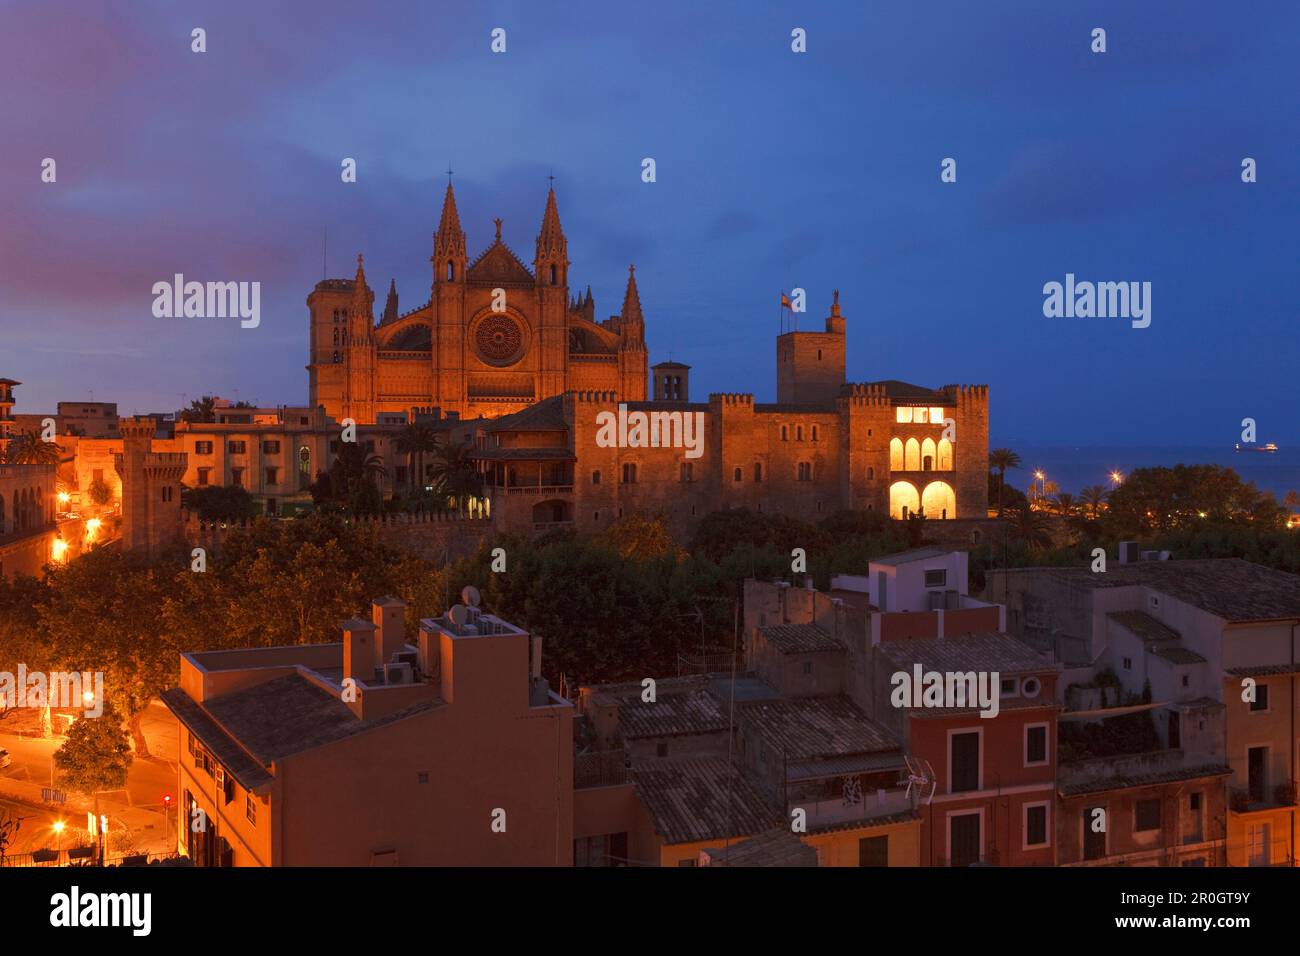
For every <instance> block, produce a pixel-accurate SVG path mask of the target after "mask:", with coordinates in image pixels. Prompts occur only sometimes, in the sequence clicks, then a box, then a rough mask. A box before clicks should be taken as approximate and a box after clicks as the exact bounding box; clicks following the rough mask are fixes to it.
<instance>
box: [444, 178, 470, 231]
mask: <svg viewBox="0 0 1300 956" xmlns="http://www.w3.org/2000/svg"><path fill="white" fill-rule="evenodd" d="M464 234H465V233H464V232H463V231H462V230H461V228H460V213H458V212H457V211H456V193H455V192H454V191H453V190H452V188H451V183H447V192H446V194H445V195H444V196H443V197H442V218H441V219H440V220H438V235H439V236H448V237H451V236H457V235H461V236H463V235H464Z"/></svg>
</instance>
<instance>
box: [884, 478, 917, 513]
mask: <svg viewBox="0 0 1300 956" xmlns="http://www.w3.org/2000/svg"><path fill="white" fill-rule="evenodd" d="M920 509H921V496H920V495H918V494H917V493H916V488H915V486H914V485H913V484H912V483H911V482H910V481H896V482H894V483H893V484H892V485H890V486H889V515H890V517H891V518H906V517H907V516H908V515H909V514H913V513H915V512H917V511H919V510H920Z"/></svg>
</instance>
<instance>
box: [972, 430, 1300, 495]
mask: <svg viewBox="0 0 1300 956" xmlns="http://www.w3.org/2000/svg"><path fill="white" fill-rule="evenodd" d="M1259 444H1266V442H1261V443H1259ZM989 448H990V449H994V448H1010V449H1011V450H1012V451H1014V452H1015V453H1016V454H1017V455H1019V456H1020V460H1021V462H1022V465H1021V467H1020V468H1019V469H1014V470H1011V471H1008V472H1007V483H1008V484H1009V485H1011V486H1013V487H1015V488H1019V489H1021V490H1022V491H1023V490H1025V489H1026V488H1028V486H1029V484H1030V482H1031V481H1033V473H1034V472H1035V471H1042V472H1043V474H1044V475H1046V477H1047V480H1048V481H1054V482H1056V483H1057V485H1059V486H1060V490H1061V491H1067V492H1069V493H1071V494H1073V495H1078V494H1079V492H1080V491H1081V490H1082V489H1083V488H1085V487H1087V486H1088V485H1102V486H1103V487H1105V488H1107V489H1109V488H1111V487H1113V486H1112V484H1111V481H1110V473H1111V472H1112V471H1118V472H1120V473H1121V474H1122V475H1125V476H1127V475H1129V474H1130V473H1131V472H1132V471H1133V470H1134V469H1136V468H1159V467H1164V468H1172V467H1173V466H1175V465H1220V466H1223V467H1226V468H1231V469H1233V470H1234V471H1235V472H1236V473H1237V474H1238V475H1240V476H1241V479H1242V480H1243V481H1249V482H1253V483H1254V485H1255V487H1256V488H1258V489H1259V490H1260V491H1267V492H1271V493H1272V494H1273V496H1274V497H1275V498H1277V500H1278V501H1279V502H1281V501H1282V499H1283V497H1284V496H1285V495H1286V493H1287V492H1288V491H1293V490H1294V491H1300V445H1296V446H1291V447H1282V448H1280V449H1279V450H1278V451H1276V452H1258V451H1240V452H1239V451H1234V450H1233V448H1232V447H1231V446H1229V447H1227V448H1224V447H1221V446H1218V447H1216V446H1211V445H1146V446H1137V445H1118V444H1115V445H1062V444H1034V443H1027V442H1016V441H1012V440H1007V439H1001V438H990V440H989Z"/></svg>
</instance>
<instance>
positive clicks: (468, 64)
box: [0, 0, 1300, 446]
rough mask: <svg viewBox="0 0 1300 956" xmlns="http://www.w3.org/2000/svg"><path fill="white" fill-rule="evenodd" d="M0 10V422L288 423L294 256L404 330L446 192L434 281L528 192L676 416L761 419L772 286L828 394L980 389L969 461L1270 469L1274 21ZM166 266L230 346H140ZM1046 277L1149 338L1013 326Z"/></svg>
mask: <svg viewBox="0 0 1300 956" xmlns="http://www.w3.org/2000/svg"><path fill="white" fill-rule="evenodd" d="M1139 8H1140V9H1139ZM0 9H3V10H4V13H5V16H4V22H5V29H4V31H3V32H2V33H0V78H2V81H3V89H4V91H5V92H4V96H3V98H2V99H0V129H3V131H4V133H3V142H4V149H3V154H2V156H0V305H2V307H3V315H4V318H3V330H4V335H3V337H0V376H5V377H10V378H15V379H19V380H21V381H22V382H23V383H24V385H23V386H22V388H21V389H19V390H18V391H17V397H18V401H19V404H18V407H17V408H16V409H15V411H16V412H18V413H28V412H35V411H52V410H53V409H54V406H55V403H56V402H58V401H60V400H77V399H88V398H90V397H91V394H92V392H93V396H94V398H95V399H97V400H100V401H116V402H118V403H119V406H120V411H121V413H123V414H129V413H131V412H146V411H170V410H173V409H175V408H177V407H179V406H180V405H181V404H182V403H183V401H185V400H188V399H193V398H195V397H197V396H199V395H201V394H204V393H214V394H218V395H221V396H223V397H227V398H231V399H236V398H239V399H246V400H250V401H256V402H258V403H261V404H295V403H304V402H305V401H306V399H307V373H306V372H305V371H304V368H303V366H304V365H305V364H306V361H307V307H306V304H305V299H306V296H307V294H308V293H309V292H310V291H311V288H312V286H313V284H314V283H315V282H317V281H318V280H319V279H320V278H321V275H322V237H323V234H324V233H325V231H326V230H328V237H329V238H328V261H327V263H326V268H327V271H328V274H329V275H330V276H331V277H348V278H350V277H351V276H352V274H353V272H354V270H355V260H356V255H357V253H358V252H362V253H364V254H365V257H366V271H367V275H368V278H369V280H370V284H371V286H372V287H373V288H374V289H375V292H376V295H377V297H378V301H377V303H376V305H377V308H381V307H382V302H383V296H384V294H385V293H386V291H387V289H388V283H389V280H390V278H395V279H396V281H397V289H398V293H399V296H400V299H401V309H402V311H403V312H405V311H409V310H411V309H414V308H416V307H417V306H419V305H421V304H423V303H424V302H425V301H426V300H427V299H428V296H429V286H430V282H431V272H430V264H429V261H428V260H429V255H430V251H431V234H432V232H433V230H434V228H435V226H436V224H437V219H438V214H439V210H440V206H441V201H442V194H443V190H444V188H445V185H446V182H447V176H446V173H445V170H446V169H447V168H448V164H449V163H450V165H451V167H452V168H453V169H454V171H455V174H454V177H453V183H454V185H455V188H456V192H457V199H458V205H459V209H460V215H461V220H462V223H463V225H464V227H465V229H466V231H467V232H468V234H469V242H470V254H471V256H474V255H477V253H479V252H481V251H482V250H483V248H485V246H486V245H487V244H488V243H489V242H490V241H491V239H492V235H493V224H492V220H493V218H494V217H497V216H500V217H502V218H503V219H504V237H505V240H506V242H507V243H508V244H509V245H510V246H511V248H513V249H514V250H515V252H516V253H517V254H518V255H519V256H520V258H521V259H523V260H524V261H525V262H529V263H531V260H532V257H533V242H534V239H535V237H536V234H537V230H538V226H539V223H540V221H541V216H542V210H543V206H544V202H545V198H546V189H547V186H548V181H547V177H548V175H550V174H552V173H553V174H554V176H555V189H556V194H557V197H558V200H559V210H560V216H561V220H562V222H563V225H564V229H565V232H566V233H567V236H568V240H569V257H570V259H571V260H572V263H573V266H572V268H571V271H570V277H571V281H572V282H573V283H575V284H576V285H577V286H579V287H580V288H584V289H585V287H586V286H587V285H588V284H590V285H591V287H592V290H593V292H594V294H595V299H596V311H597V317H598V318H604V317H607V316H609V315H611V314H613V313H615V312H617V311H618V310H619V308H620V306H621V303H622V297H623V288H624V284H625V282H626V277H627V266H628V263H629V262H635V263H636V266H637V281H638V284H639V287H640V293H641V302H642V305H643V307H644V311H645V316H646V336H647V339H648V342H649V346H650V361H651V363H654V362H658V361H662V360H664V359H667V358H669V357H671V358H673V359H676V360H678V361H683V362H686V363H689V364H690V365H691V366H692V373H691V375H692V381H691V391H692V397H694V398H696V399H703V398H705V397H706V396H707V394H708V393H709V392H711V391H752V392H753V393H754V394H755V395H756V397H757V398H758V400H760V401H772V400H774V399H775V391H776V389H775V372H774V368H775V343H774V337H775V335H776V334H777V333H778V331H779V328H780V325H779V323H780V316H779V306H778V301H779V295H780V292H781V290H782V289H785V290H787V291H788V290H790V289H791V288H792V287H796V286H798V287H802V288H804V289H806V290H807V293H808V314H807V315H805V316H802V317H801V318H800V327H801V328H809V329H811V328H820V326H821V321H822V319H823V317H824V316H825V315H826V313H827V311H828V309H829V306H830V302H831V291H832V289H834V288H838V289H840V297H841V303H842V305H843V309H844V314H845V315H846V317H847V320H848V335H849V362H848V375H849V378H850V380H853V381H868V380H877V379H903V380H905V381H909V382H915V383H917V384H921V385H927V386H935V387H937V386H939V385H943V384H946V383H953V382H961V383H987V384H988V385H989V387H990V404H991V410H990V416H991V423H992V424H991V437H992V441H993V443H994V444H1006V443H1010V444H1014V443H1015V442H1026V443H1038V444H1052V443H1061V444H1155V445H1180V444H1197V445H1215V446H1219V445H1223V446H1230V445H1231V444H1232V443H1233V442H1235V441H1237V440H1238V439H1239V433H1240V422H1241V419H1242V418H1244V417H1248V416H1249V417H1253V418H1255V419H1256V420H1257V421H1258V423H1259V440H1260V441H1276V442H1279V443H1295V442H1296V441H1300V421H1298V420H1297V415H1296V409H1297V405H1298V403H1297V394H1298V392H1300V348H1298V347H1297V339H1298V338H1300V268H1298V267H1297V243H1296V240H1295V231H1296V223H1297V221H1300V217H1298V216H1297V213H1298V212H1300V208H1298V207H1300V201H1298V200H1297V197H1298V196H1300V190H1297V188H1296V184H1297V182H1300V132H1298V128H1300V127H1298V123H1297V111H1296V103H1295V99H1296V92H1297V90H1300V6H1297V5H1296V4H1295V3H1293V2H1292V3H1284V2H1278V3H1257V4H1251V5H1249V7H1242V6H1232V5H1228V6H1225V5H1221V4H1211V3H1205V2H1169V3H1165V2H1161V3H1142V4H1134V3H1132V2H1131V0H1129V2H1116V3H1096V2H1093V3H1086V4H1081V5H1080V4H1069V5H1067V4H1041V3H1031V2H985V3H980V4H972V3H969V2H951V3H915V2H912V3H909V2H888V3H884V2H882V3H861V2H853V3H848V2H845V3H808V2H794V3H759V4H756V3H752V2H749V3H717V2H710V3H701V4H698V5H697V6H696V7H695V8H694V9H691V10H689V12H687V11H684V10H682V9H668V8H666V7H662V6H660V5H658V4H656V3H637V4H632V3H621V2H620V3H610V2H608V0H605V2H591V3H588V2H563V3H539V2H536V0H533V2H531V3H517V4H509V3H491V2H488V3H473V4H454V3H450V2H444V0H410V2H387V3H386V2H372V3H335V2H278V3H273V4H267V3H248V2H232V3H191V4H176V3H164V2H144V0H130V2H107V3H94V4H90V3H79V4H69V3H64V2H43V3H12V2H3V3H0ZM1098 26H1100V27H1104V28H1105V29H1106V31H1107V47H1108V50H1107V52H1106V53H1104V54H1100V55H1099V54H1094V53H1093V52H1091V50H1090V42H1091V41H1090V32H1091V30H1092V28H1094V27H1098ZM194 27H203V28H204V29H205V30H206V31H207V52H206V53H202V54H196V53H193V52H191V50H190V43H191V41H190V31H191V30H192V29H193V28H194ZM495 27H502V28H504V29H505V30H506V31H507V52H506V53H504V54H499V55H498V54H493V53H492V52H491V51H490V50H489V43H490V36H489V34H490V31H491V30H492V29H493V28H495ZM795 27H802V28H804V29H806V30H807V36H808V52H807V53H806V54H803V55H796V54H794V53H792V52H791V49H790V31H791V30H792V29H793V28H795ZM45 157H53V158H54V159H55V160H56V161H57V174H58V180H57V182H56V183H54V184H46V183H42V182H41V179H40V172H41V162H42V160H43V159H44V158H45ZM344 157H353V158H355V159H356V160H357V164H358V182H356V183H354V184H345V183H343V182H341V179H340V162H341V161H342V160H343V158H344ZM645 157H653V158H654V159H655V161H656V164H657V177H658V181H657V182H655V183H653V184H646V183H643V182H642V181H641V161H642V159H643V158H645ZM945 157H953V158H955V159H956V160H957V182H956V183H955V184H945V183H941V182H940V175H939V174H940V162H941V160H943V159H944V158H945ZM1245 157H1252V158H1254V159H1255V160H1256V161H1257V163H1258V182H1256V183H1254V184H1244V183H1243V182H1242V181H1241V162H1242V159H1243V158H1245ZM178 272H179V273H183V274H184V275H185V276H186V278H187V279H196V280H199V281H208V280H213V281H258V282H260V283H261V289H262V300H261V308H262V322H261V326H260V327H259V328H257V329H241V328H240V326H239V322H238V320H231V319H192V318H191V319H158V318H155V317H154V316H153V314H152V312H151V305H152V301H153V296H152V294H151V287H152V286H153V284H154V283H155V282H158V281H169V280H170V279H171V277H172V275H173V274H174V273H178ZM1067 272H1072V273H1074V274H1075V275H1076V276H1077V277H1078V279H1080V280H1092V281H1148V282H1150V283H1151V284H1152V302H1151V305H1152V311H1151V320H1152V321H1151V325H1150V327H1149V328H1146V329H1135V328H1132V327H1131V325H1130V322H1129V321H1128V320H1125V319H1101V318H1091V319H1079V318H1069V319H1067V318H1057V319H1049V318H1045V317H1044V315H1043V292H1042V289H1043V285H1044V283H1046V282H1050V281H1058V282H1059V281H1063V280H1064V278H1065V274H1066V273H1067Z"/></svg>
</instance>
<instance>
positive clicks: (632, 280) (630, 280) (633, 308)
mask: <svg viewBox="0 0 1300 956" xmlns="http://www.w3.org/2000/svg"><path fill="white" fill-rule="evenodd" d="M619 317H620V318H621V319H622V320H623V325H624V326H626V325H627V324H628V323H629V322H644V321H645V320H644V319H643V318H642V317H641V296H640V294H639V293H638V292H637V289H636V266H634V265H632V266H628V267H627V292H625V293H624V294H623V311H622V312H621V313H620V316H619Z"/></svg>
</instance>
